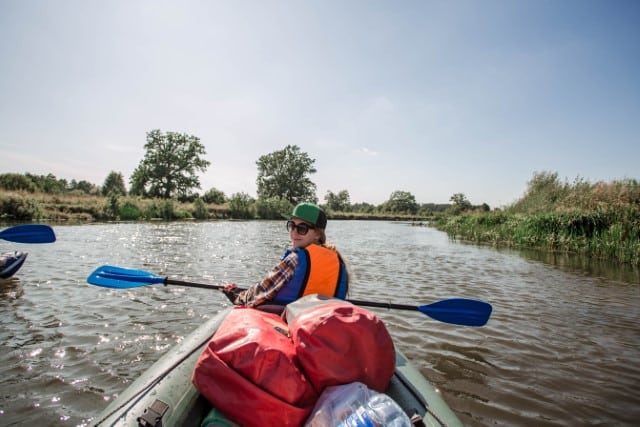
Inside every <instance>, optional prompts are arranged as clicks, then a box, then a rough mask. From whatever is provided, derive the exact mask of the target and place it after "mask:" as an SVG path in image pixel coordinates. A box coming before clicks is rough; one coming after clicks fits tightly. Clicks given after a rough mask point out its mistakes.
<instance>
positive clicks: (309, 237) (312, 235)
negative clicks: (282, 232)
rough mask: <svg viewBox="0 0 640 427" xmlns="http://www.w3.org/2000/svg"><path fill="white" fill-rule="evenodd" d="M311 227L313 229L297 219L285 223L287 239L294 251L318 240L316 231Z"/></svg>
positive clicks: (318, 236)
mask: <svg viewBox="0 0 640 427" xmlns="http://www.w3.org/2000/svg"><path fill="white" fill-rule="evenodd" d="M311 227H313V226H312V225H311V224H309V223H308V222H305V221H303V220H301V219H298V218H292V219H290V220H289V221H287V230H289V238H290V239H291V245H292V246H293V247H294V248H295V249H298V248H304V247H307V246H308V245H309V244H311V243H313V242H315V241H316V240H318V239H319V238H320V235H319V233H318V231H317V230H316V229H315V228H311Z"/></svg>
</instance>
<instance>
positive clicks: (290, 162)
mask: <svg viewBox="0 0 640 427" xmlns="http://www.w3.org/2000/svg"><path fill="white" fill-rule="evenodd" d="M314 163H315V159H311V158H310V157H309V155H308V154H307V153H303V152H301V151H300V148H299V147H298V146H296V145H287V146H286V147H285V148H284V149H283V150H279V151H274V152H273V153H271V154H266V155H264V156H261V157H260V158H259V159H258V161H257V162H256V164H257V165H258V178H257V179H256V184H257V187H258V191H257V192H258V198H259V199H269V198H279V199H284V200H288V201H289V202H290V203H291V204H292V205H296V204H298V203H300V202H314V203H317V201H318V199H317V198H316V185H315V184H314V183H313V182H312V181H311V179H310V178H309V175H310V174H312V173H316V169H315V168H314V167H313V164H314Z"/></svg>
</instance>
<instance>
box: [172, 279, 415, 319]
mask: <svg viewBox="0 0 640 427" xmlns="http://www.w3.org/2000/svg"><path fill="white" fill-rule="evenodd" d="M163 283H164V284H165V285H177V286H186V287H189V288H200V289H224V286H223V285H207V284H204V283H193V282H184V281H182V280H175V279H170V278H168V277H165V279H164V282H163ZM238 289H239V290H241V291H243V290H244V289H241V288H238ZM346 301H348V302H350V303H351V304H354V305H360V306H363V307H381V308H388V309H396V310H413V311H416V310H417V311H420V309H419V308H418V307H417V306H414V305H408V304H393V303H389V302H374V301H361V300H355V299H347V300H346Z"/></svg>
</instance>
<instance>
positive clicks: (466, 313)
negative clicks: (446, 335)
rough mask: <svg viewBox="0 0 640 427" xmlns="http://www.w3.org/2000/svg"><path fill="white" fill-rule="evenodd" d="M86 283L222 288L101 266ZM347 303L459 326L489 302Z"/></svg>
mask: <svg viewBox="0 0 640 427" xmlns="http://www.w3.org/2000/svg"><path fill="white" fill-rule="evenodd" d="M87 282H88V283H89V284H91V285H96V286H102V287H105V288H116V289H129V288H137V287H140V286H147V285H155V284H163V285H178V286H186V287H191V288H202V289H218V290H221V289H224V286H223V285H206V284H202V283H192V282H184V281H182V280H175V279H169V278H168V277H162V276H158V275H157V274H153V273H149V272H147V271H143V270H132V269H129V268H121V267H115V266H112V265H103V266H101V267H98V268H97V269H95V270H94V271H93V273H91V274H90V275H89V277H88V278H87ZM347 301H348V302H350V303H352V304H355V305H360V306H365V307H381V308H388V309H397V310H411V311H419V312H421V313H423V314H425V315H427V316H429V317H431V318H432V319H435V320H439V321H441V322H444V323H451V324H453V325H463V326H483V325H485V324H486V323H487V321H488V320H489V317H490V316H491V310H492V307H491V304H489V303H486V302H484V301H478V300H474V299H468V298H448V299H443V300H441V301H437V302H434V303H431V304H426V305H420V306H414V305H406V304H392V303H380V302H373V301H360V300H351V299H348V300H347Z"/></svg>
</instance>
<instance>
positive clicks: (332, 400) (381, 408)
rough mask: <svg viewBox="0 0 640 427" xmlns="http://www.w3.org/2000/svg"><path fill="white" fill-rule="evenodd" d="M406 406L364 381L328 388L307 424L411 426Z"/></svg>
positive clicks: (310, 426)
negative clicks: (404, 409) (372, 388)
mask: <svg viewBox="0 0 640 427" xmlns="http://www.w3.org/2000/svg"><path fill="white" fill-rule="evenodd" d="M411 425H412V424H411V420H410V419H409V417H408V416H407V415H406V414H405V413H404V411H403V410H402V408H400V406H399V405H398V404H397V403H396V402H395V401H393V399H391V398H390V397H389V396H387V395H386V394H384V393H378V392H376V391H375V390H371V389H369V388H368V387H367V386H366V385H364V384H363V383H360V382H353V383H350V384H345V385H339V386H331V387H327V388H326V389H325V390H324V391H323V392H322V394H321V395H320V398H318V401H317V402H316V405H315V407H314V408H313V411H311V415H310V416H309V418H308V419H307V422H306V423H305V427H411Z"/></svg>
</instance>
